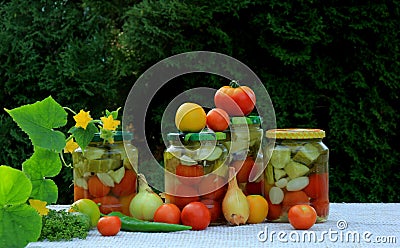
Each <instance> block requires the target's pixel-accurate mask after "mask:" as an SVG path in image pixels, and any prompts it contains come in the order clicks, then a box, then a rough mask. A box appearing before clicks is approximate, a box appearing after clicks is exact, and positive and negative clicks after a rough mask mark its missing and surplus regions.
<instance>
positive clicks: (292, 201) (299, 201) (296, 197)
mask: <svg viewBox="0 0 400 248" xmlns="http://www.w3.org/2000/svg"><path fill="white" fill-rule="evenodd" d="M309 203H310V200H309V199H308V196H307V194H306V193H304V191H301V190H300V191H288V192H286V193H285V196H284V197H283V201H282V207H283V211H285V212H286V211H288V210H289V209H290V208H291V207H292V206H294V205H307V204H309Z"/></svg>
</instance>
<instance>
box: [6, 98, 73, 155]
mask: <svg viewBox="0 0 400 248" xmlns="http://www.w3.org/2000/svg"><path fill="white" fill-rule="evenodd" d="M6 111H7V113H8V114H9V115H10V116H11V117H12V118H13V119H14V121H15V122H16V123H17V124H18V126H19V127H20V128H21V129H22V130H23V131H24V132H25V133H26V134H28V136H29V138H30V139H31V141H32V144H33V145H34V146H39V147H42V148H45V149H49V150H54V151H56V152H61V151H62V149H64V147H65V135H64V134H63V133H62V132H60V131H55V130H53V128H58V127H62V126H65V125H66V124H67V112H66V111H65V110H64V108H63V107H62V106H61V105H60V104H58V103H57V102H56V101H55V100H54V99H53V98H52V97H51V96H49V97H47V98H45V99H44V100H42V101H40V102H36V103H33V104H27V105H23V106H21V107H18V108H15V109H12V110H7V109H6Z"/></svg>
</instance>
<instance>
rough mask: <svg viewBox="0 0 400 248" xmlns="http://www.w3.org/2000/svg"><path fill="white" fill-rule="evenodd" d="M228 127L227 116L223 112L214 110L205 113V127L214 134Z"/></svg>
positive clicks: (217, 109)
mask: <svg viewBox="0 0 400 248" xmlns="http://www.w3.org/2000/svg"><path fill="white" fill-rule="evenodd" d="M228 126H229V115H228V113H226V111H225V110H223V109H220V108H214V109H211V110H210V111H208V113H207V127H208V128H210V129H211V130H213V131H215V132H222V131H224V130H225V129H227V128H228Z"/></svg>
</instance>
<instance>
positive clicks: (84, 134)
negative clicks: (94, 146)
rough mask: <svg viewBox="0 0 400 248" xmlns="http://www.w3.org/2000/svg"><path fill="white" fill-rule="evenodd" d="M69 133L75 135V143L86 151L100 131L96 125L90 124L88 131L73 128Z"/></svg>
mask: <svg viewBox="0 0 400 248" xmlns="http://www.w3.org/2000/svg"><path fill="white" fill-rule="evenodd" d="M69 132H70V133H72V134H73V135H74V138H75V141H76V143H78V145H79V147H81V148H82V150H85V148H86V146H87V145H89V143H90V142H91V141H92V139H93V137H94V134H95V133H98V132H99V130H98V129H97V127H96V125H95V124H94V123H92V122H90V123H89V124H88V125H87V127H86V129H83V128H81V127H79V128H78V127H72V128H71V129H70V130H69Z"/></svg>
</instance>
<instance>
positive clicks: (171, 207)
mask: <svg viewBox="0 0 400 248" xmlns="http://www.w3.org/2000/svg"><path fill="white" fill-rule="evenodd" d="M154 221H155V222H163V223H169V224H180V223H181V210H179V208H178V207H177V206H176V205H175V204H172V203H165V204H163V205H161V206H160V207H159V208H157V210H156V212H155V213H154Z"/></svg>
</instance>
